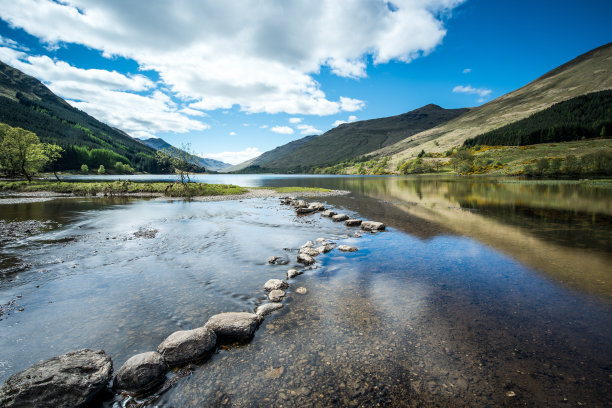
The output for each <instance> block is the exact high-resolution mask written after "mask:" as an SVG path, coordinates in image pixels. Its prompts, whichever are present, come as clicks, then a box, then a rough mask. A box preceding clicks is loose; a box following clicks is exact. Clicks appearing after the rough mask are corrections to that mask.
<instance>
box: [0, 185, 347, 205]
mask: <svg viewBox="0 0 612 408" xmlns="http://www.w3.org/2000/svg"><path fill="white" fill-rule="evenodd" d="M243 188H244V189H245V190H246V192H244V193H241V194H226V195H223V194H217V195H200V196H192V197H171V196H166V195H164V194H163V193H147V192H136V193H126V192H118V193H113V194H76V193H58V192H54V191H48V190H41V191H14V192H6V191H0V205H10V204H27V203H36V202H45V201H50V200H55V199H58V198H115V197H119V198H152V199H156V200H172V201H177V200H186V201H200V202H208V201H229V200H247V199H252V198H268V197H275V198H280V197H285V196H287V195H288V194H289V195H290V194H295V195H298V196H300V197H328V196H336V195H346V194H349V191H346V190H327V191H323V190H321V191H312V190H302V191H300V190H299V188H296V190H295V191H291V190H290V189H289V191H283V192H279V191H276V190H274V189H272V188H251V187H243Z"/></svg>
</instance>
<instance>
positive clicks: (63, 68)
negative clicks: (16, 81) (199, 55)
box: [0, 47, 210, 137]
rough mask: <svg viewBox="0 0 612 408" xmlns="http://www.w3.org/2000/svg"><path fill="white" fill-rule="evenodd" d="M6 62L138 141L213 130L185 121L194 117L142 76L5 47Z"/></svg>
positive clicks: (2, 50) (1, 51)
mask: <svg viewBox="0 0 612 408" xmlns="http://www.w3.org/2000/svg"><path fill="white" fill-rule="evenodd" d="M0 59H1V60H2V61H5V62H7V63H8V64H9V65H11V66H13V67H15V68H17V69H19V70H21V71H23V72H25V73H26V74H28V75H32V76H34V77H36V78H40V79H41V80H43V81H44V82H45V83H46V85H47V86H48V87H49V89H51V91H53V92H54V93H56V94H57V95H59V96H61V97H62V98H64V99H66V100H67V101H68V102H69V103H70V104H72V105H73V106H75V107H77V108H78V109H81V110H83V111H85V112H87V113H89V114H90V115H92V116H94V117H95V118H96V119H99V120H101V121H102V122H105V123H107V124H109V125H111V126H114V127H117V128H119V129H122V130H124V131H126V132H127V133H129V134H130V135H131V136H134V137H151V136H153V135H154V134H155V133H158V132H176V133H186V132H189V131H192V130H205V129H208V128H209V127H210V126H209V125H207V124H205V123H202V122H200V121H198V120H193V119H190V118H188V117H187V116H185V115H184V113H186V114H193V113H187V112H183V113H181V111H180V110H179V109H178V107H177V106H176V103H174V102H173V101H172V99H171V98H170V97H169V96H168V95H166V94H164V93H163V92H161V91H159V90H157V89H155V84H154V83H153V82H152V81H151V80H150V79H148V78H147V77H145V76H142V75H134V76H127V75H123V74H120V73H118V72H116V71H105V70H100V69H81V68H76V67H73V66H71V65H69V64H67V63H66V62H64V61H55V60H52V59H51V58H49V57H47V56H28V55H27V54H25V53H23V52H20V51H15V50H13V49H10V48H6V47H0ZM140 93H147V95H141V94H140ZM200 113H201V114H202V115H205V114H204V113H203V112H200Z"/></svg>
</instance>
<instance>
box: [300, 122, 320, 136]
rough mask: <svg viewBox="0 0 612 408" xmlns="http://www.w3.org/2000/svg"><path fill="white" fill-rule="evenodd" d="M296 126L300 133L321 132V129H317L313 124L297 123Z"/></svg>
mask: <svg viewBox="0 0 612 408" xmlns="http://www.w3.org/2000/svg"><path fill="white" fill-rule="evenodd" d="M297 128H298V129H299V130H300V133H301V134H303V135H318V134H321V133H323V131H322V130H319V129H317V128H316V127H314V126H311V125H306V124H301V125H297Z"/></svg>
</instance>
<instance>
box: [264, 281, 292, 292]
mask: <svg viewBox="0 0 612 408" xmlns="http://www.w3.org/2000/svg"><path fill="white" fill-rule="evenodd" d="M287 287H289V284H288V283H287V282H285V281H283V280H280V279H270V280H269V281H267V282H266V283H265V284H264V289H265V290H266V291H268V292H270V291H271V290H277V289H285V288H287Z"/></svg>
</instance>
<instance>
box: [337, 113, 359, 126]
mask: <svg viewBox="0 0 612 408" xmlns="http://www.w3.org/2000/svg"><path fill="white" fill-rule="evenodd" d="M356 120H357V116H355V115H351V116H349V117H348V119H347V120H342V119H339V120H337V121H335V122H334V123H332V128H335V127H338V126H340V125H341V124H343V123H351V122H355V121H356Z"/></svg>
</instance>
